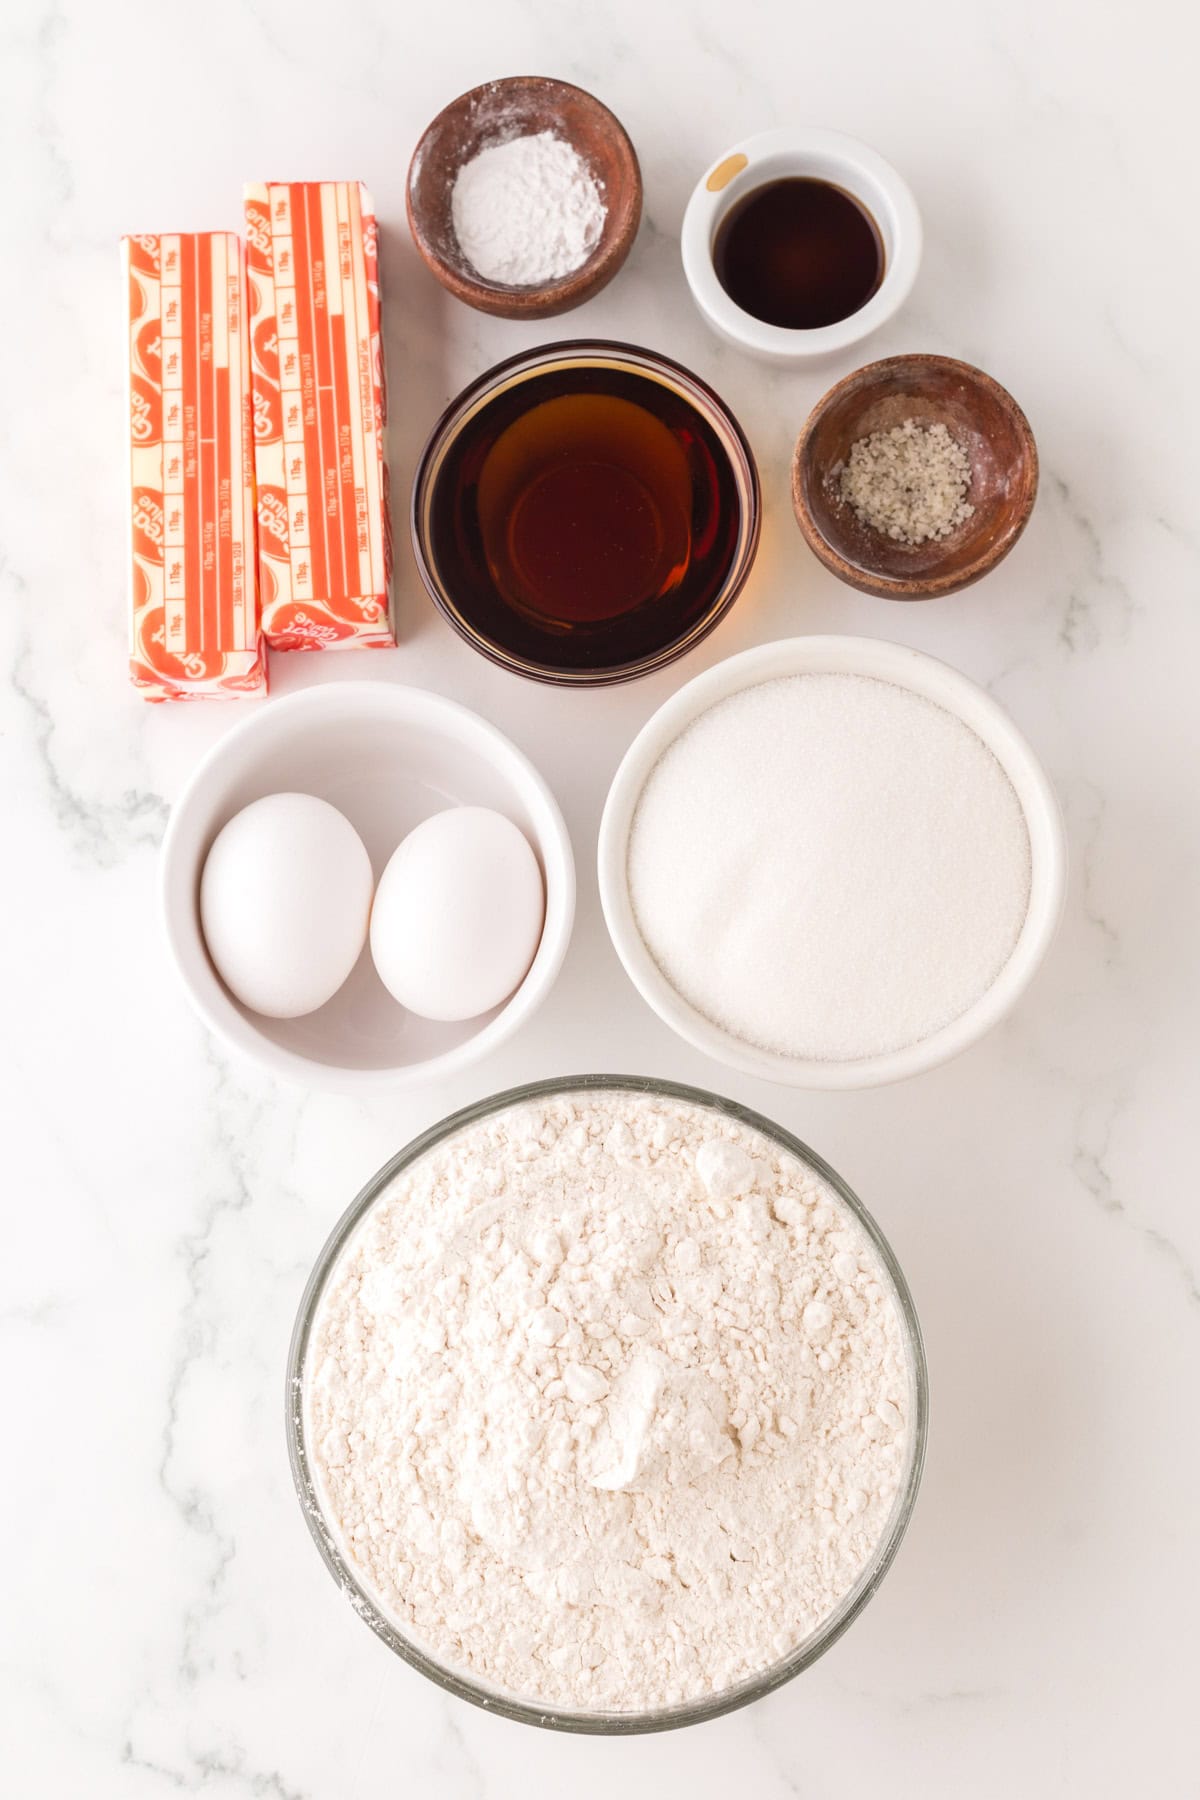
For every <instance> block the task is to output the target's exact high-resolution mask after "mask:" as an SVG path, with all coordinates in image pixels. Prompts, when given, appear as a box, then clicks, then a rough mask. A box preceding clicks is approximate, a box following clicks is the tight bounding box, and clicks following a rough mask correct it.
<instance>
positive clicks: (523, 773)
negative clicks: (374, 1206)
mask: <svg viewBox="0 0 1200 1800" xmlns="http://www.w3.org/2000/svg"><path fill="white" fill-rule="evenodd" d="M372 705H374V706H377V707H383V708H385V709H387V710H389V711H391V712H392V713H393V714H394V715H395V716H397V717H403V718H406V719H409V720H411V719H414V718H416V719H423V720H425V721H427V722H429V723H430V724H433V725H436V724H438V723H441V724H443V725H450V726H451V727H455V726H457V732H458V734H459V735H460V741H463V742H466V741H470V740H473V741H474V742H475V743H477V744H482V745H484V746H486V747H487V748H488V749H489V750H490V751H491V753H492V755H493V756H494V757H495V759H496V766H498V767H500V768H502V769H503V770H504V771H506V772H507V773H509V774H510V775H511V778H512V786H513V789H514V791H517V792H519V793H520V794H521V795H522V798H523V799H524V800H525V802H526V804H527V805H529V807H530V809H531V811H532V812H533V814H534V816H535V817H536V818H537V820H538V825H539V832H538V841H537V843H536V845H535V848H536V849H537V851H538V854H539V860H540V861H541V862H542V863H543V865H544V871H545V883H546V913H545V919H544V922H543V926H542V936H541V939H540V941H539V943H538V948H537V953H536V955H535V956H534V959H533V962H532V963H531V965H530V967H529V971H528V973H527V974H526V976H525V979H524V980H523V981H522V983H521V985H520V986H519V987H518V988H517V989H516V991H515V992H514V993H513V994H512V995H511V997H510V998H509V1000H508V1001H507V1002H506V1003H505V1005H504V1006H503V1007H502V1008H501V1010H500V1011H499V1012H498V1013H496V1014H495V1016H494V1017H493V1018H491V1019H489V1020H488V1022H487V1024H486V1025H484V1026H483V1028H482V1029H481V1030H479V1031H477V1032H475V1033H474V1034H473V1035H472V1036H470V1037H468V1038H466V1039H464V1040H463V1042H461V1043H459V1044H455V1045H454V1046H452V1047H451V1048H450V1049H449V1050H444V1051H442V1052H441V1053H440V1054H438V1055H437V1056H433V1057H429V1058H426V1059H425V1060H423V1061H418V1062H413V1063H402V1064H394V1065H390V1066H388V1067H386V1068H355V1067H353V1066H350V1065H346V1064H341V1063H324V1062H317V1061H315V1060H313V1059H312V1058H309V1057H307V1056H304V1055H302V1054H301V1053H300V1052H299V1051H296V1050H292V1049H288V1048H287V1047H285V1046H284V1045H281V1044H276V1043H274V1042H273V1041H272V1040H271V1039H270V1038H268V1037H265V1036H264V1035H263V1034H262V1033H261V1032H260V1031H259V1030H258V1028H257V1026H256V1025H255V1024H254V1022H253V1020H252V1018H249V1017H247V1016H246V1015H245V1014H243V1012H242V1011H241V1009H240V1008H239V1007H238V1006H237V1005H236V1003H235V1002H234V1000H233V999H232V997H231V996H230V995H229V994H228V993H227V992H226V990H225V988H224V985H223V983H222V982H221V980H220V977H219V976H217V974H216V972H215V970H213V969H212V966H211V963H210V961H209V958H208V953H207V950H206V949H205V946H204V940H203V934H202V932H201V929H200V924H199V914H198V910H197V909H196V908H195V907H194V906H191V905H189V904H187V903H186V902H185V901H184V897H183V896H184V894H185V893H186V892H190V891H194V889H196V888H198V885H199V879H200V872H201V869H202V868H203V861H202V860H201V861H200V863H199V864H198V865H197V866H196V868H195V869H194V871H193V872H191V873H189V872H188V871H187V870H186V869H184V868H182V867H181V866H180V859H181V857H182V855H183V851H182V850H181V848H180V846H181V842H182V839H183V838H184V835H185V833H186V831H187V830H188V828H189V827H190V826H191V824H192V822H193V814H194V813H195V811H196V809H197V808H198V807H199V806H201V805H202V804H206V803H207V797H208V794H209V790H210V789H211V788H212V787H213V786H214V784H216V783H218V782H219V781H222V780H223V779H224V778H225V777H227V776H232V775H233V774H235V773H236V771H237V770H238V769H239V768H242V769H245V768H252V767H253V751H254V748H255V744H256V741H257V740H258V739H260V738H266V737H268V736H269V735H273V734H275V733H277V732H278V731H279V729H280V725H279V721H280V719H281V717H283V718H284V720H285V723H284V727H283V728H284V730H285V731H286V730H287V728H288V726H289V725H290V726H291V727H292V728H293V729H295V730H303V729H304V726H305V722H306V720H307V719H309V718H310V717H312V716H313V715H320V714H332V715H335V716H339V717H345V718H347V719H351V720H352V719H353V718H354V717H355V716H361V715H362V714H364V713H365V712H366V710H367V708H368V707H369V706H372ZM158 894H159V914H160V918H161V921H162V930H163V935H164V937H165V939H166V943H167V948H168V950H169V953H170V957H171V961H172V963H173V964H174V966H175V970H176V973H177V975H178V977H179V980H180V982H181V984H182V986H183V989H184V991H185V993H186V994H187V997H188V1000H189V1001H190V1003H191V1006H192V1008H193V1010H194V1011H195V1012H196V1013H197V1015H198V1016H199V1018H200V1020H201V1022H202V1023H203V1024H204V1025H205V1026H206V1027H207V1028H208V1029H209V1031H211V1032H212V1033H213V1035H214V1036H215V1037H216V1038H217V1039H219V1041H220V1042H221V1043H222V1044H224V1045H225V1046H226V1047H227V1048H228V1049H231V1050H234V1051H236V1052H237V1053H238V1054H239V1055H242V1056H245V1057H248V1058H249V1059H250V1060H251V1061H253V1062H256V1063H257V1064H258V1065H259V1066H260V1067H261V1068H265V1069H267V1070H269V1071H270V1072H271V1073H272V1074H275V1075H279V1076H283V1077H284V1078H286V1079H288V1080H290V1081H293V1082H297V1083H299V1084H301V1085H302V1086H304V1087H307V1088H310V1089H318V1090H322V1091H326V1092H341V1093H347V1092H348V1093H364V1092H368V1091H370V1090H373V1089H390V1090H393V1091H394V1090H396V1089H398V1088H401V1087H408V1086H416V1085H418V1084H419V1083H421V1082H425V1081H434V1080H438V1079H440V1078H443V1077H446V1076H449V1075H452V1074H457V1073H458V1071H459V1070H461V1069H464V1068H467V1067H469V1065H470V1064H472V1063H474V1062H477V1061H479V1060H480V1059H481V1058H482V1057H484V1056H486V1055H487V1054H488V1053H489V1052H490V1051H491V1050H493V1049H495V1048H496V1046H497V1045H499V1044H501V1043H503V1042H504V1041H505V1040H506V1039H507V1038H509V1037H510V1036H511V1035H512V1034H513V1032H515V1031H516V1030H517V1029H518V1028H519V1027H520V1026H521V1025H522V1024H524V1022H525V1021H526V1020H527V1019H528V1018H530V1017H532V1015H533V1013H534V1012H536V1010H537V1008H538V1007H539V1006H540V1005H541V1003H542V1001H543V1000H544V999H545V998H546V996H547V994H548V993H549V992H550V989H551V988H552V987H553V986H554V983H555V981H556V980H557V978H558V975H559V972H560V970H561V969H562V965H563V961H564V958H565V957H566V953H567V947H568V945H569V943H570V939H571V932H572V928H573V925H574V920H575V900H576V877H575V858H574V852H573V850H572V846H571V838H570V834H569V832H568V830H567V826H566V822H565V820H564V818H563V815H562V811H561V809H560V807H559V805H558V802H557V800H556V799H555V797H554V794H553V792H552V791H551V789H550V786H549V784H548V783H547V781H546V779H545V777H544V776H543V775H542V774H541V772H540V770H538V769H537V768H536V766H535V765H534V764H533V763H532V762H531V761H530V759H529V757H527V756H526V755H525V753H524V751H523V750H520V749H518V747H517V746H516V744H514V743H513V741H512V739H511V738H509V737H507V736H505V734H504V733H503V732H502V731H500V730H499V729H498V727H497V726H495V725H493V724H492V723H491V721H490V720H489V719H485V718H484V717H483V716H482V715H481V714H480V713H477V712H473V711H472V710H471V708H470V707H467V706H464V705H463V704H462V703H461V702H460V701H458V700H451V699H449V698H447V697H446V696H445V695H443V694H438V693H434V692H433V691H432V690H430V689H428V688H418V687H412V686H409V685H406V684H404V683H401V682H390V681H381V680H378V679H373V678H368V679H366V680H362V681H354V680H340V681H331V682H323V683H320V684H318V685H315V686H312V687H304V688H299V689H297V690H296V691H295V692H294V693H291V694H287V695H284V696H283V697H282V698H280V699H277V700H272V701H270V702H269V703H268V705H266V706H264V707H263V708H261V709H256V710H255V712H254V713H253V715H252V716H250V717H247V718H245V719H240V720H238V721H237V723H236V724H235V725H234V726H233V728H232V729H231V730H230V731H228V732H226V733H225V734H224V736H223V737H221V738H219V739H218V740H217V742H216V743H215V744H213V745H212V746H211V747H210V748H209V749H208V751H207V752H206V753H205V754H204V756H203V757H202V758H201V759H200V761H199V762H198V763H197V764H196V766H195V768H194V769H193V770H192V772H191V774H190V775H189V777H188V779H187V782H186V783H185V785H184V787H183V789H182V791H181V793H180V795H179V797H178V799H177V800H176V801H175V803H174V805H173V806H172V808H171V812H170V817H169V818H168V821H167V828H166V832H165V834H164V836H163V842H162V848H161V850H160V852H159V866H158ZM201 965H203V967H204V969H205V971H206V973H207V976H208V979H207V980H204V981H203V983H202V982H201V981H200V980H199V979H198V975H197V971H198V970H199V968H200V966H201Z"/></svg>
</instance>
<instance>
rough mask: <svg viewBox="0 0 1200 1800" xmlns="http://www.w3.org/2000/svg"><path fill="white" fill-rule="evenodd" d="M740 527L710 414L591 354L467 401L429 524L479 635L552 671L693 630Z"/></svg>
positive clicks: (606, 663) (605, 666)
mask: <svg viewBox="0 0 1200 1800" xmlns="http://www.w3.org/2000/svg"><path fill="white" fill-rule="evenodd" d="M741 532H742V508H741V498H740V495H739V490H738V486H737V483H736V481H735V478H734V474H733V470H732V468H731V466H730V461H729V455H728V452H727V450H726V449H725V447H724V445H723V444H722V442H721V440H720V438H719V437H718V435H717V433H716V431H715V430H714V429H713V427H712V425H711V424H710V423H709V422H708V420H707V419H706V418H704V417H703V416H702V414H701V412H700V411H699V410H698V408H697V407H696V406H695V405H694V404H693V403H692V401H691V400H690V399H689V398H688V397H687V395H686V394H685V393H684V392H683V391H681V389H680V388H676V387H674V386H672V385H670V384H669V383H668V382H667V381H665V380H660V379H656V378H655V377H653V376H650V375H646V374H641V373H639V372H638V371H637V370H635V369H631V368H629V367H627V366H625V367H622V366H620V365H619V364H618V363H617V362H616V361H614V362H605V361H604V360H602V359H599V358H598V359H597V360H596V361H595V362H587V361H578V362H576V361H567V360H564V362H563V363H562V364H560V365H558V366H553V367H551V368H549V369H544V370H541V371H538V372H534V373H532V374H530V375H528V376H526V377H523V378H521V379H518V380H515V381H513V382H512V383H511V384H509V385H507V386H505V387H502V388H500V389H499V390H498V391H497V392H496V393H495V394H494V395H493V396H492V397H490V398H489V399H488V400H487V402H486V403H485V404H484V405H483V406H481V407H480V408H479V409H478V410H477V411H476V412H475V413H474V414H473V415H471V416H469V417H468V418H467V419H466V421H465V423H464V424H463V425H462V427H461V429H460V430H459V431H458V433H457V435H456V436H455V438H454V440H453V442H452V443H451V445H450V447H449V449H448V450H447V452H446V454H445V457H444V459H443V461H442V463H441V466H440V467H439V469H438V472H437V478H436V481H435V483H434V485H433V491H432V493H431V497H430V502H429V511H428V526H427V533H428V546H429V550H430V552H431V560H432V562H433V563H434V565H435V566H436V570H437V577H438V583H439V586H440V587H441V588H442V589H443V591H444V592H446V593H447V594H449V595H451V596H452V597H453V606H454V610H455V611H456V612H457V613H458V614H459V615H460V617H461V618H462V620H463V621H464V622H465V623H466V624H467V625H468V626H469V628H470V630H471V633H472V634H473V635H474V636H476V637H477V638H478V639H479V640H482V647H488V646H491V647H494V650H496V651H498V652H499V653H500V656H501V658H502V660H505V661H516V662H519V663H520V664H521V665H524V666H525V668H526V672H528V673H542V674H547V675H549V676H550V678H553V677H554V675H555V673H556V672H561V673H562V674H563V675H564V677H567V678H569V677H570V675H571V674H572V673H573V672H574V673H580V674H582V673H583V672H584V671H590V672H593V673H599V672H602V671H612V672H614V673H616V672H618V671H622V670H625V669H627V668H629V666H630V665H639V664H643V663H645V662H646V661H647V660H652V659H654V658H656V657H658V656H659V655H661V654H662V653H663V652H664V651H666V650H669V648H670V646H671V645H673V644H676V643H678V642H679V641H680V640H682V639H686V638H689V637H690V635H691V634H693V633H694V631H695V629H696V627H697V625H698V624H699V623H700V622H701V621H703V620H704V618H705V616H706V614H708V613H710V612H711V611H712V609H713V608H714V605H715V603H716V602H717V601H718V599H719V597H720V596H721V593H722V588H723V585H724V583H725V579H726V576H727V575H728V573H729V571H730V568H731V566H732V565H733V562H734V559H735V556H736V554H737V551H738V546H739V541H740V537H741ZM630 672H633V670H630Z"/></svg>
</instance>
